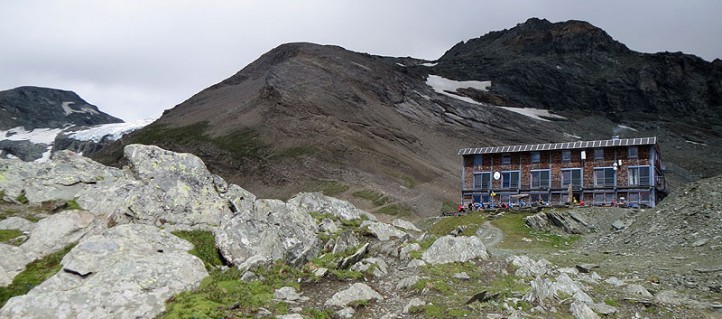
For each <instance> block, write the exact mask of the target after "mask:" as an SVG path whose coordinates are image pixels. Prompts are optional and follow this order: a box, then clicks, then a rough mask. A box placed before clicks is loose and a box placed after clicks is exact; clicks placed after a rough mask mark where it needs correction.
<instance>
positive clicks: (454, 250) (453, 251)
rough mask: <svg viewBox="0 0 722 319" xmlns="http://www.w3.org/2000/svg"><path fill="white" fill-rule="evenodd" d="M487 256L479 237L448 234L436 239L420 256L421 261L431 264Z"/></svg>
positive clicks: (484, 257) (463, 260) (485, 257)
mask: <svg viewBox="0 0 722 319" xmlns="http://www.w3.org/2000/svg"><path fill="white" fill-rule="evenodd" d="M487 258H489V254H488V253H487V252H486V247H485V246H484V244H483V243H482V242H481V240H479V238H477V237H475V236H471V237H464V236H461V237H454V236H450V235H448V236H444V237H440V238H439V239H437V240H436V241H435V242H434V243H433V244H432V245H431V247H429V249H427V250H426V251H425V252H424V254H423V255H422V256H421V259H422V260H423V261H425V262H427V263H429V264H432V265H436V264H446V263H452V262H465V261H469V260H474V259H487Z"/></svg>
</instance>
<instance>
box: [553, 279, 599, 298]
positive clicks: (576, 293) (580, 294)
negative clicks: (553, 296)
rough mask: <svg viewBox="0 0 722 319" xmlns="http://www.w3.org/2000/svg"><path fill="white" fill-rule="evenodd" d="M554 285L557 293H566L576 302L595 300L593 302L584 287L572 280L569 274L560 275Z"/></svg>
mask: <svg viewBox="0 0 722 319" xmlns="http://www.w3.org/2000/svg"><path fill="white" fill-rule="evenodd" d="M554 285H555V289H556V291H561V292H564V293H566V294H568V295H570V296H572V298H574V300H577V301H581V302H583V303H591V302H594V300H592V298H591V297H589V295H588V294H587V293H586V292H585V291H584V286H582V285H581V284H580V283H578V282H576V281H574V280H572V279H571V278H570V277H569V275H567V274H560V275H559V276H557V278H556V282H555V283H554Z"/></svg>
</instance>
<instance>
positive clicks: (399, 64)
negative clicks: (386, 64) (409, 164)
mask: <svg viewBox="0 0 722 319" xmlns="http://www.w3.org/2000/svg"><path fill="white" fill-rule="evenodd" d="M396 65H398V66H402V67H406V66H405V65H403V64H402V63H399V62H396Z"/></svg>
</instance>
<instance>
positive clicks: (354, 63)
mask: <svg viewBox="0 0 722 319" xmlns="http://www.w3.org/2000/svg"><path fill="white" fill-rule="evenodd" d="M351 64H353V65H355V66H358V67H360V68H362V69H365V70H367V71H371V69H370V68H369V67H367V66H365V65H363V64H361V63H356V62H351Z"/></svg>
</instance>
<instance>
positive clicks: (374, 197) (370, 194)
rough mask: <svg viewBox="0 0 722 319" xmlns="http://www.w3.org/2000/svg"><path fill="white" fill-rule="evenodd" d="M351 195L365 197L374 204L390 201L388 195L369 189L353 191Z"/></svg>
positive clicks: (378, 204)
mask: <svg viewBox="0 0 722 319" xmlns="http://www.w3.org/2000/svg"><path fill="white" fill-rule="evenodd" d="M352 195H353V196H354V197H358V198H363V199H366V200H368V201H370V202H371V203H373V204H374V206H383V205H384V204H386V203H388V202H390V201H391V198H389V197H388V196H386V195H384V194H381V193H379V192H377V191H374V190H371V189H364V190H360V191H358V192H354V193H353V194H352Z"/></svg>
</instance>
